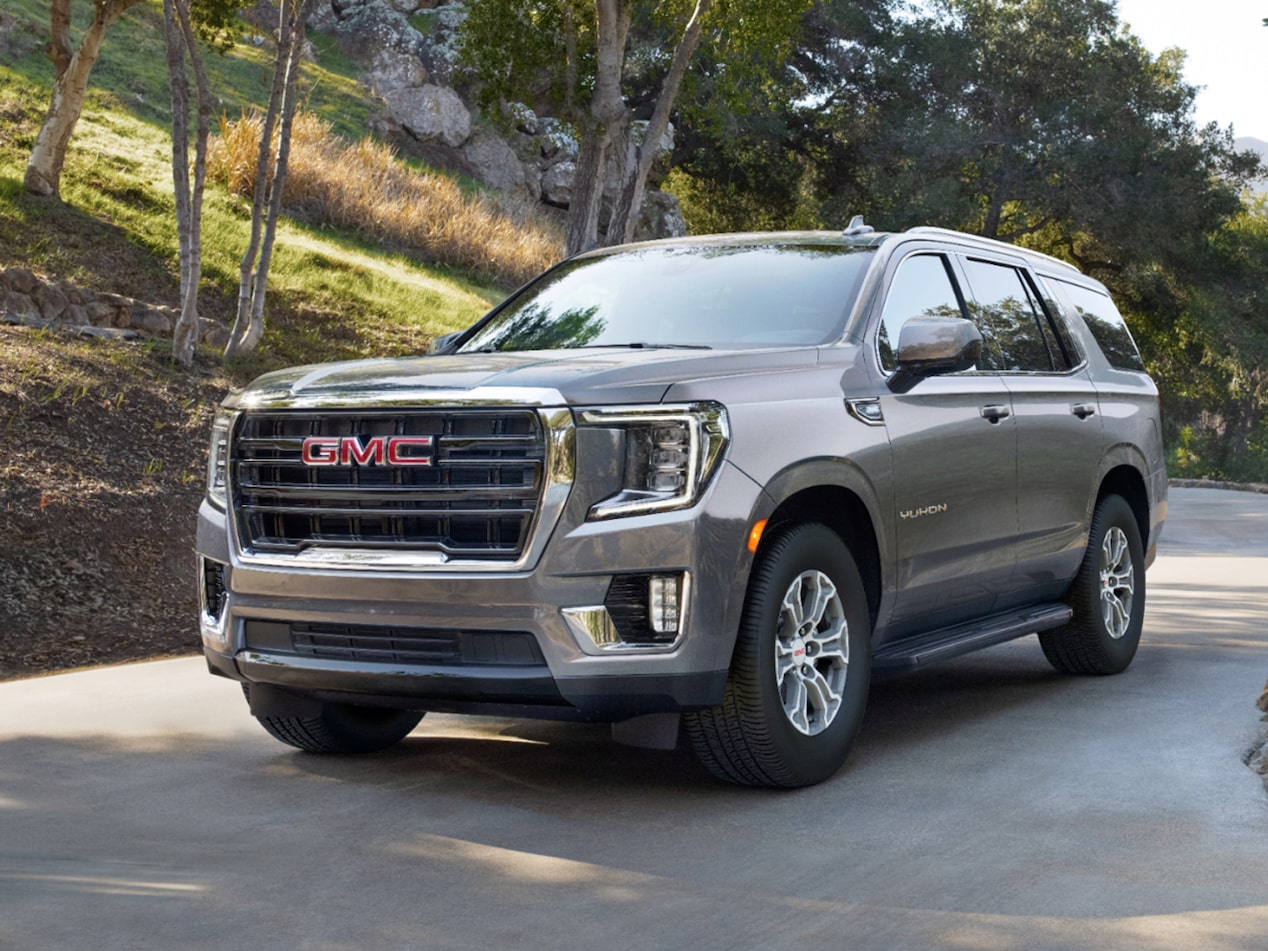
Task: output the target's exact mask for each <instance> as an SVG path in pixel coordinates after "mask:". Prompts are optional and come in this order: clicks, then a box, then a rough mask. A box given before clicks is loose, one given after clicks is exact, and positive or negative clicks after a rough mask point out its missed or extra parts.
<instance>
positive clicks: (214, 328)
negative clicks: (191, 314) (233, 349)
mask: <svg viewBox="0 0 1268 951" xmlns="http://www.w3.org/2000/svg"><path fill="white" fill-rule="evenodd" d="M198 339H199V340H201V341H202V343H203V345H204V346H207V347H210V348H211V349H212V350H223V349H224V348H225V347H227V346H228V345H229V328H228V327H226V326H225V325H224V324H222V323H218V322H217V321H214V320H211V319H209V318H207V317H199V318H198Z"/></svg>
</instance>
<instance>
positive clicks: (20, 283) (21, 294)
mask: <svg viewBox="0 0 1268 951" xmlns="http://www.w3.org/2000/svg"><path fill="white" fill-rule="evenodd" d="M179 316H180V312H179V311H178V310H176V309H175V308H173V307H162V306H157V305H154V304H147V303H145V302H144V301H139V300H136V299H134V298H131V297H124V296H123V295H122V294H107V293H102V292H98V291H93V290H89V289H87V288H83V287H77V286H75V285H73V284H68V283H66V282H65V281H54V280H50V279H48V278H45V277H42V276H41V275H39V274H36V273H35V272H34V271H31V270H29V269H27V268H23V267H11V268H5V269H3V270H0V317H3V319H4V321H5V322H6V323H21V324H30V325H33V326H38V327H44V326H59V327H70V328H75V329H78V330H80V331H81V332H83V333H85V334H87V335H91V336H115V337H123V338H125V339H135V338H139V337H152V338H159V337H171V335H172V328H173V327H174V326H175V325H176V320H177V318H178V317H179ZM200 339H202V341H203V342H204V343H206V344H207V345H208V346H210V347H212V348H215V349H222V348H223V347H224V345H225V344H226V343H228V342H229V329H228V328H227V327H225V326H224V325H223V324H219V323H216V322H215V321H212V320H208V319H206V318H202V319H201V327H200Z"/></svg>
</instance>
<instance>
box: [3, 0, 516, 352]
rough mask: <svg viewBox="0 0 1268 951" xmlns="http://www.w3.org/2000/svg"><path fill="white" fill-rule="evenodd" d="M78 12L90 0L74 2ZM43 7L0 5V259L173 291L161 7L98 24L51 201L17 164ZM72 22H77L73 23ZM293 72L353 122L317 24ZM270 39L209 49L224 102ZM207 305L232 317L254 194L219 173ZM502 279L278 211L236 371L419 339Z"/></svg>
mask: <svg viewBox="0 0 1268 951" xmlns="http://www.w3.org/2000/svg"><path fill="white" fill-rule="evenodd" d="M75 9H76V11H77V12H78V13H79V15H81V16H84V15H86V10H87V5H82V4H76V5H75ZM47 17H48V8H47V4H46V3H42V2H38V0H10V2H9V3H7V4H6V10H5V12H4V13H3V14H0V266H8V265H13V264H22V265H24V266H27V267H31V268H33V269H35V270H37V271H40V272H42V273H45V274H48V275H50V276H54V277H58V278H65V279H69V280H72V281H74V282H76V283H79V284H83V285H86V286H90V287H93V288H95V289H99V290H106V291H112V292H115V293H122V294H127V295H129V296H132V297H137V298H141V299H144V300H147V301H149V302H151V303H160V304H168V305H174V304H175V303H176V300H177V276H176V274H177V270H176V269H177V260H176V248H177V239H176V227H175V214H174V204H173V195H172V184H171V166H170V162H171V147H170V132H169V129H170V110H169V104H168V99H167V75H166V65H165V61H164V51H163V43H162V31H161V21H160V11H159V8H158V7H157V5H155V4H145V5H142V6H140V7H137V8H134V9H133V10H132V11H130V12H129V13H128V14H126V15H125V17H124V18H123V19H122V20H120V21H118V22H117V23H115V24H114V25H113V26H112V27H111V28H110V30H109V32H108V33H107V35H106V39H105V43H104V44H103V46H102V55H101V59H100V60H99V61H98V63H97V65H96V67H95V69H94V71H93V76H92V88H91V89H90V91H89V95H88V100H87V103H86V105H85V109H84V114H83V117H82V118H81V120H80V122H79V125H78V127H77V129H76V132H75V137H74V139H73V140H72V143H71V149H70V151H69V153H68V155H67V162H66V167H65V171H64V173H63V177H62V199H63V201H62V202H56V201H51V200H47V199H38V198H33V197H29V196H26V195H25V194H24V193H23V191H22V178H23V175H24V173H25V167H26V159H27V156H28V154H29V152H30V148H31V145H32V143H33V142H34V139H35V135H36V133H37V132H38V129H39V124H40V122H41V121H42V118H43V114H44V111H45V110H46V108H47V104H48V92H49V89H50V88H51V82H52V67H51V64H50V62H49V60H48V58H47V56H46V55H45V53H44V46H45V44H46V43H47V40H48V22H47ZM77 35H78V34H77ZM313 39H314V42H315V45H316V46H317V48H318V51H319V55H318V60H317V62H316V63H312V64H308V65H307V67H306V68H305V73H304V80H303V86H302V89H303V94H304V101H305V106H306V108H307V109H308V110H309V111H311V112H313V113H315V114H316V115H317V116H318V117H320V118H321V119H322V120H323V121H324V122H325V123H327V124H329V125H330V126H331V127H332V128H333V129H334V130H335V131H336V132H339V133H342V134H345V135H347V136H350V137H355V136H360V135H361V134H363V131H364V129H365V124H366V120H367V118H368V116H369V115H370V114H371V112H372V111H373V109H374V108H375V104H374V102H373V100H372V99H371V98H370V97H369V96H368V94H367V93H366V92H365V90H364V89H363V88H362V87H361V86H360V85H359V83H358V82H357V81H356V78H355V76H353V75H352V71H351V67H350V66H349V64H348V63H347V61H346V60H345V59H344V58H343V57H341V56H340V55H339V54H338V52H337V50H335V49H334V47H333V45H332V43H331V41H330V40H329V38H328V37H324V36H320V35H319V36H315V37H314V38H313ZM269 57H270V53H269V51H268V49H267V47H264V48H259V47H256V46H254V45H252V44H251V43H249V42H247V43H239V44H238V45H237V46H236V47H235V48H234V49H233V50H232V51H231V52H230V53H229V54H227V55H225V56H216V55H210V56H209V57H208V66H209V72H210V73H211V82H212V88H213V90H214V91H215V93H216V95H217V96H218V97H219V99H220V101H221V105H222V108H223V110H224V112H223V115H224V116H225V117H227V118H229V119H233V118H236V117H237V116H239V115H241V113H242V111H243V110H244V109H246V108H248V107H250V106H251V105H254V104H258V103H260V102H262V101H263V99H264V97H266V96H267V84H268V80H269V76H270V71H271V64H270V62H269ZM204 216H205V218H204V235H203V240H204V281H205V284H204V291H203V298H202V312H203V315H204V316H206V317H211V318H213V319H218V320H222V321H224V322H229V321H230V320H231V318H232V313H233V306H234V298H235V295H236V288H237V269H238V262H239V259H240V258H241V255H242V251H243V249H244V248H245V246H246V236H247V227H248V216H249V205H248V204H247V203H246V200H245V199H243V198H241V197H238V196H232V195H229V194H228V193H227V192H226V191H225V190H224V189H223V188H219V187H211V188H209V190H208V194H207V199H206V206H205V210H204ZM501 293H502V290H501V289H499V288H497V287H494V286H492V285H491V284H489V283H488V282H487V281H486V282H480V281H477V280H475V279H474V278H473V277H472V276H471V275H470V274H464V273H460V272H456V271H454V270H452V269H445V268H438V267H435V266H432V265H427V264H424V263H421V262H420V261H418V260H413V259H411V258H409V257H406V256H405V255H403V254H400V253H396V254H391V253H387V252H386V251H385V249H384V248H383V247H382V246H380V245H379V244H378V243H377V242H376V241H375V240H374V239H372V238H367V237H365V236H363V235H360V234H358V233H357V232H356V231H355V230H352V229H349V230H345V231H338V230H334V229H330V228H321V227H316V226H313V225H305V224H303V223H302V222H297V221H287V222H285V223H284V224H283V226H282V228H281V229H280V231H279V236H278V241H277V247H276V251H275V256H274V263H273V268H272V271H271V274H270V290H269V298H268V312H267V315H266V316H267V320H268V321H269V324H270V330H269V333H268V335H267V337H266V340H265V342H264V345H263V346H262V348H261V352H260V354H259V355H258V356H255V357H253V358H251V359H250V360H249V361H248V364H247V365H246V366H243V367H241V368H238V372H237V373H236V374H235V375H236V376H239V377H241V376H249V375H251V374H253V373H255V372H257V371H258V370H260V369H263V368H266V367H269V366H273V365H279V364H285V363H292V362H296V361H302V362H307V361H309V360H314V359H332V358H343V357H356V356H362V355H366V354H370V353H374V354H380V355H381V354H390V353H403V352H411V351H417V350H419V349H420V348H421V347H423V346H424V345H425V343H426V341H427V339H429V338H430V337H431V336H432V335H434V334H437V333H443V332H446V331H448V330H452V329H455V328H457V327H461V326H465V325H466V324H468V323H470V322H471V321H472V320H474V319H475V318H476V317H478V316H479V315H480V314H481V313H482V312H483V311H484V310H486V309H487V307H488V306H489V304H490V303H491V302H493V301H495V300H496V299H498V298H499V297H500V296H501Z"/></svg>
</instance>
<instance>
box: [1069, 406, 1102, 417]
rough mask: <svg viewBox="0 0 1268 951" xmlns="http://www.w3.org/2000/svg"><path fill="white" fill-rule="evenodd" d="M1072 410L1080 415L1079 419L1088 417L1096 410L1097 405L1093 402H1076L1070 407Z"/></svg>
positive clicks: (1076, 414)
mask: <svg viewBox="0 0 1268 951" xmlns="http://www.w3.org/2000/svg"><path fill="white" fill-rule="evenodd" d="M1070 412H1071V413H1073V414H1074V415H1075V416H1077V417H1079V419H1087V418H1088V417H1089V416H1091V415H1092V414H1093V413H1095V412H1096V407H1095V406H1093V405H1092V404H1091V403H1075V404H1074V405H1073V406H1071V407H1070Z"/></svg>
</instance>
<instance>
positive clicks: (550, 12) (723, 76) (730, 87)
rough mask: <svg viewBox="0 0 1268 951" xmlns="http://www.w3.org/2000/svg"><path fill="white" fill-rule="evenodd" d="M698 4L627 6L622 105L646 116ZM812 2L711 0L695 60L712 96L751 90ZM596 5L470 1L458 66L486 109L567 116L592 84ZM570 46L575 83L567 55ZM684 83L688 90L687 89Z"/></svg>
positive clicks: (684, 0)
mask: <svg viewBox="0 0 1268 951" xmlns="http://www.w3.org/2000/svg"><path fill="white" fill-rule="evenodd" d="M695 6H696V0H661V2H659V3H655V4H651V3H638V2H632V3H631V11H632V19H631V26H630V36H629V40H628V43H627V50H626V61H625V66H626V71H625V75H624V77H623V85H624V89H625V94H626V99H627V102H630V103H632V104H634V107H635V111H636V112H637V113H640V115H641V113H642V112H647V113H649V114H650V111H651V107H652V106H653V105H654V102H655V98H656V95H657V91H658V90H659V89H660V86H661V83H662V81H663V79H664V76H665V72H666V71H667V70H668V68H669V60H670V55H671V53H672V51H673V48H674V45H675V44H676V43H677V41H678V38H679V37H680V36H681V35H682V31H683V27H684V26H685V24H686V23H687V21H688V20H689V19H690V18H691V15H692V11H693V10H694V8H695ZM811 6H812V0H714V2H713V3H712V6H711V7H710V8H709V10H708V11H707V13H706V14H705V18H704V21H703V22H704V33H703V39H702V44H701V48H700V50H699V51H698V53H697V57H696V60H697V61H698V62H699V63H700V64H702V65H701V66H699V67H697V69H698V70H704V71H707V72H708V73H709V75H708V77H707V79H706V78H705V77H703V75H702V74H699V73H698V79H699V80H700V81H702V82H707V83H708V84H709V85H710V86H711V87H712V88H713V89H714V90H715V92H716V91H717V90H719V89H720V90H724V91H725V93H726V95H727V96H728V97H729V98H730V99H731V100H732V101H734V100H736V99H738V98H739V97H741V95H743V96H747V95H748V93H749V91H750V89H751V86H752V84H753V83H755V82H756V83H760V82H762V81H764V79H765V77H766V76H767V75H768V74H769V73H770V70H771V69H772V68H773V67H774V65H775V64H776V63H778V62H779V60H780V59H781V58H782V57H783V56H784V55H786V54H787V53H788V51H789V50H790V40H791V38H792V37H793V36H795V35H796V32H797V27H798V23H799V20H800V17H801V15H802V14H804V13H805V12H806V11H807V10H809V9H810V8H811ZM597 39H598V38H597V36H596V25H595V14H594V4H593V3H587V2H585V0H473V2H472V3H470V5H469V8H468V14H467V19H466V22H465V23H464V24H463V27H462V31H461V33H460V35H459V49H460V52H461V57H462V62H463V64H464V65H465V66H467V67H468V68H470V69H471V70H473V72H474V73H475V74H476V75H477V76H478V77H479V79H480V82H481V88H480V96H481V101H482V104H483V105H484V106H485V107H486V108H489V107H497V106H500V105H501V104H502V103H509V102H526V103H527V104H528V105H529V106H531V107H533V108H535V109H539V110H540V111H543V112H546V113H548V114H551V115H563V116H565V117H566V118H573V112H574V111H575V110H576V109H577V108H580V107H581V106H583V104H584V103H585V102H586V101H587V100H588V97H589V93H590V92H591V91H592V90H593V87H594V79H595V70H596V61H595V51H596V47H597ZM570 49H572V50H575V55H574V57H573V59H572V62H573V63H574V64H575V76H576V78H575V87H573V86H571V85H570V82H569V71H568V69H566V68H565V64H566V63H568V62H569V51H570ZM689 88H690V87H689Z"/></svg>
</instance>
